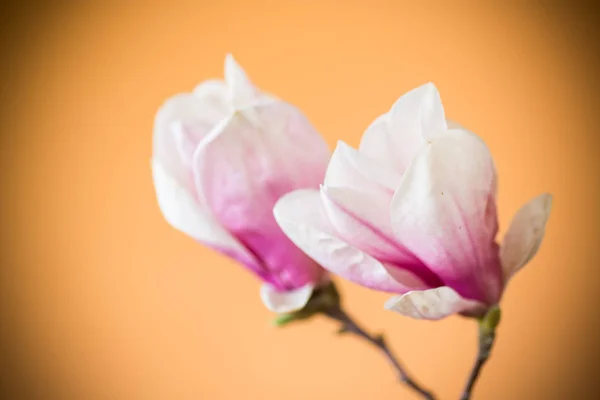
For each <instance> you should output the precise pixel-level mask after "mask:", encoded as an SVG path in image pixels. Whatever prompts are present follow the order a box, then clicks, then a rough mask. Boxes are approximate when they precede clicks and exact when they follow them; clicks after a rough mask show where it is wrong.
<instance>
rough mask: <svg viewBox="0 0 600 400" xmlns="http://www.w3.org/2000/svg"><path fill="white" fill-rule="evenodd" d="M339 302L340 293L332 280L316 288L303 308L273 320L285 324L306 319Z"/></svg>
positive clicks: (280, 324) (274, 322)
mask: <svg viewBox="0 0 600 400" xmlns="http://www.w3.org/2000/svg"><path fill="white" fill-rule="evenodd" d="M339 304H340V295H339V293H338V291H337V289H336V287H335V285H334V284H333V282H330V283H328V284H327V285H325V286H322V287H319V288H317V289H315V291H314V292H313V294H312V295H311V297H310V299H309V300H308V302H307V303H306V305H305V306H304V308H303V309H301V310H298V311H294V312H291V313H288V314H281V315H278V316H277V317H276V318H275V319H274V320H273V325H275V326H285V325H287V324H289V323H290V322H294V321H300V320H305V319H308V318H310V317H312V316H314V315H316V314H320V313H322V312H324V311H325V310H328V309H330V308H332V307H335V306H337V305H339Z"/></svg>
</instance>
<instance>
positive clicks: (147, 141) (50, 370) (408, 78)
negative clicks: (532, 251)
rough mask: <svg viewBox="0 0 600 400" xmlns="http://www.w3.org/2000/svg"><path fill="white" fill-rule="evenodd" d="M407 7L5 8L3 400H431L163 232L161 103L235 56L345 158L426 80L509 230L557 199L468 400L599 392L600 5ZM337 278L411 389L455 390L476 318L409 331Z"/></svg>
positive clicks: (327, 326)
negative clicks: (495, 186) (482, 169)
mask: <svg viewBox="0 0 600 400" xmlns="http://www.w3.org/2000/svg"><path fill="white" fill-rule="evenodd" d="M415 3H417V2H408V1H407V2H402V1H374V0H373V1H361V2H358V1H347V2H341V1H339V2H332V1H325V0H320V1H318V2H317V1H314V2H313V1H286V2H282V1H271V2H267V1H248V2H246V1H212V2H211V1H196V2H187V3H185V2H181V3H177V2H162V3H159V2H142V1H139V2H116V1H86V2H83V1H82V2H60V3H59V2H55V3H53V2H50V1H48V2H38V3H36V2H29V4H27V2H23V3H22V4H21V5H19V6H11V5H8V4H5V3H3V5H2V9H1V12H0V15H2V16H1V18H0V20H1V46H2V47H1V51H2V60H1V61H2V62H1V65H0V84H1V86H0V90H1V91H0V96H1V103H0V104H1V108H0V129H1V132H2V136H1V142H0V143H1V145H0V152H1V153H0V177H1V219H0V229H1V231H0V232H1V238H2V245H1V246H2V247H1V253H0V254H1V262H2V268H1V276H0V278H1V287H0V289H1V290H0V295H1V297H0V298H1V304H2V309H1V311H2V313H1V318H2V320H1V322H2V325H1V332H2V355H1V358H0V359H1V368H2V392H3V393H2V398H3V399H4V398H6V399H7V400H13V399H24V400H29V399H35V400H37V399H50V400H54V399H56V400H63V399H64V400H67V399H85V400H87V399H89V400H94V399H111V400H112V399H114V400H121V399H123V400H124V399H128V400H129V399H148V400H153V399H159V400H162V399H182V400H187V399H215V400H218V399H246V398H248V399H265V400H268V399H290V400H295V399H309V398H310V399H347V400H350V399H417V397H416V396H415V395H414V394H412V393H411V392H409V391H408V390H406V389H405V388H404V387H402V386H400V385H399V384H397V383H396V382H395V380H394V376H393V373H392V370H391V369H390V368H389V366H388V365H387V364H386V362H385V360H384V359H383V358H382V357H381V356H380V354H378V353H377V352H376V351H375V350H373V349H372V348H370V347H368V345H366V344H365V343H362V342H360V341H358V340H356V339H355V338H353V337H350V336H348V337H338V336H336V335H335V334H334V332H335V330H336V328H337V327H336V326H335V325H334V324H332V323H331V322H330V321H326V320H324V319H321V318H317V319H314V320H312V321H310V322H307V323H303V324H297V325H292V326H289V327H286V328H285V329H276V328H274V327H272V326H271V325H270V319H271V318H272V317H273V316H272V315H271V314H270V313H269V312H268V311H267V310H266V309H265V308H264V306H263V305H262V304H261V302H260V300H259V297H258V289H259V283H258V282H257V281H256V280H255V279H254V277H253V276H251V275H250V274H249V273H247V272H245V271H244V270H242V269H241V268H239V266H237V265H236V264H235V263H234V262H233V261H231V260H228V259H226V258H224V257H222V256H219V255H217V254H216V253H214V252H212V251H211V250H209V249H206V248H203V247H201V246H199V245H198V244H196V243H195V242H194V241H193V240H192V239H190V238H188V237H186V236H185V235H183V234H182V233H179V232H177V231H175V230H174V229H172V228H171V227H170V226H169V225H168V224H167V223H166V222H165V221H164V220H163V218H162V216H161V214H160V212H159V209H158V206H157V204H156V199H155V193H154V189H153V186H152V179H151V173H150V157H151V139H152V126H153V120H154V115H155V112H156V111H157V109H158V107H159V106H160V105H161V103H162V102H163V101H164V100H165V99H166V98H167V97H169V96H171V95H173V94H175V93H178V92H184V91H189V90H191V89H192V88H193V87H194V86H195V85H196V84H198V83H199V82H200V81H202V80H204V79H208V78H220V77H222V69H223V60H224V57H225V54H226V53H227V52H231V53H233V55H234V56H235V57H236V58H237V60H238V61H239V62H240V64H241V65H242V66H243V67H244V68H245V69H246V71H247V73H248V74H249V76H250V77H251V79H252V80H253V81H254V82H255V83H256V84H257V85H258V86H259V87H261V88H262V89H264V90H266V91H269V92H272V93H275V94H277V95H278V96H280V97H281V98H283V99H285V100H287V101H289V102H291V103H294V104H295V105H297V106H299V107H300V108H301V109H302V110H304V112H305V113H306V115H307V116H308V117H309V119H310V120H311V121H312V122H313V124H314V125H315V126H316V127H317V128H318V130H319V131H320V132H321V133H322V134H323V135H324V136H325V137H326V139H327V141H328V143H329V144H330V146H331V148H333V146H334V145H335V143H336V140H338V139H343V140H345V141H347V142H348V143H350V144H351V145H357V144H358V142H359V139H360V136H361V134H362V132H363V130H364V129H365V128H366V127H367V126H368V124H369V123H370V122H371V121H372V120H373V119H374V118H375V117H376V116H378V115H379V114H382V113H383V112H386V111H387V110H388V109H389V107H390V106H391V104H392V103H393V102H394V100H395V99H396V98H397V97H399V96H400V95H401V94H402V93H404V92H406V91H408V90H410V89H412V88H414V87H416V86H418V85H420V84H422V83H425V82H428V81H433V82H434V83H435V84H436V85H437V87H438V88H439V90H440V92H441V94H442V99H443V101H444V105H445V108H446V112H447V115H448V116H449V117H451V118H453V119H455V120H457V121H460V122H461V123H462V124H463V125H465V126H467V127H468V128H470V129H472V130H474V131H475V132H477V133H478V134H479V135H480V136H482V137H483V138H484V140H485V141H486V142H487V144H488V145H489V147H490V148H491V151H492V153H493V155H494V157H495V160H496V163H497V167H498V171H499V178H500V181H499V182H500V183H499V185H500V186H499V188H500V190H499V209H500V223H501V233H502V232H504V230H505V229H506V227H507V224H508V222H509V221H510V219H511V217H512V215H513V214H514V213H515V211H516V210H517V209H518V208H519V207H520V206H521V205H522V204H523V203H525V202H526V201H528V200H529V199H530V198H532V197H534V196H536V195H537V194H539V193H542V192H545V191H548V192H551V193H553V194H554V196H555V198H554V209H553V211H552V216H551V218H550V222H549V224H548V229H547V234H546V238H545V241H544V243H543V245H542V248H541V250H540V252H539V253H538V256H537V257H536V258H535V259H534V260H533V262H531V263H530V264H529V265H528V266H527V268H525V269H524V270H523V271H522V272H521V273H519V274H518V276H517V277H516V278H515V279H514V280H513V281H512V282H511V284H510V286H509V288H508V290H507V292H506V294H505V298H504V301H503V303H502V307H503V311H504V314H503V321H502V324H501V327H500V329H499V333H498V340H497V345H496V347H495V349H494V353H493V356H492V359H491V361H490V362H489V364H488V365H487V367H486V368H485V370H484V373H483V376H482V377H481V379H480V381H479V383H478V385H477V387H476V391H475V396H474V398H475V399H491V400H493V399H511V400H513V399H514V400H519V399H523V400H537V399H581V398H592V397H594V395H593V393H594V391H595V390H596V388H597V382H595V380H597V374H596V372H594V371H597V368H598V367H600V365H599V362H598V358H597V356H596V355H597V348H598V346H597V344H598V333H599V323H598V312H597V310H596V304H597V297H598V296H597V294H596V290H597V287H598V282H599V278H600V265H599V261H600V260H599V256H598V254H599V253H598V250H597V243H598V239H599V236H600V235H599V233H600V225H599V222H600V219H599V216H600V215H599V214H600V211H599V208H598V204H600V202H599V197H600V193H599V181H598V161H597V159H596V158H595V157H597V154H598V149H599V148H598V144H599V139H598V107H599V106H600V99H599V94H598V93H599V91H598V89H599V87H598V86H599V82H600V79H598V75H597V74H598V63H599V61H600V52H599V51H598V50H599V49H598V46H597V44H596V42H595V41H594V40H595V39H594V38H595V34H596V33H597V28H596V27H595V26H596V24H597V21H598V18H597V17H598V13H597V10H596V9H594V8H592V7H591V6H587V7H586V6H583V5H579V6H578V5H576V4H574V3H567V2H564V4H563V5H561V3H559V2H546V5H545V6H542V5H537V4H536V3H535V2H515V3H511V2H509V1H505V0H502V1H498V2H494V1H489V2H475V1H472V2H467V1H464V2H451V1H440V2H437V3H434V2H426V4H425V2H423V4H422V5H415ZM419 3H420V2H419ZM420 4H421V3H420ZM567 4H570V5H567ZM582 4H583V3H582ZM340 285H341V289H342V290H343V294H344V297H345V303H346V305H347V307H348V309H349V310H350V311H351V312H352V313H353V314H354V315H355V316H356V318H357V319H358V320H360V321H362V322H363V323H364V325H365V326H366V327H368V328H369V329H371V330H384V331H385V332H386V333H387V336H388V339H389V342H390V344H391V345H392V346H393V348H394V349H395V350H396V351H397V352H398V354H399V355H400V357H401V358H402V360H403V361H404V363H405V364H406V365H407V366H408V367H409V369H410V370H411V371H412V372H413V373H414V375H415V376H417V377H418V378H419V380H420V381H422V382H424V383H426V384H427V385H428V386H429V387H432V388H434V389H435V391H436V393H437V394H438V395H439V396H440V399H457V398H458V397H459V393H460V391H461V389H462V387H463V385H464V382H465V380H466V377H467V374H468V371H469V370H470V367H471V365H472V362H473V359H474V357H475V350H476V326H475V324H474V323H473V322H472V321H469V320H466V319H462V318H459V317H452V318H449V319H447V320H444V321H442V322H438V323H430V322H419V321H412V320H409V319H406V318H402V317H400V316H398V315H396V314H393V313H391V312H388V311H385V310H383V307H382V305H383V302H384V301H385V300H386V299H387V297H388V296H387V295H385V294H382V293H376V292H372V291H369V290H367V289H364V288H361V287H358V286H356V285H354V284H351V283H348V282H340Z"/></svg>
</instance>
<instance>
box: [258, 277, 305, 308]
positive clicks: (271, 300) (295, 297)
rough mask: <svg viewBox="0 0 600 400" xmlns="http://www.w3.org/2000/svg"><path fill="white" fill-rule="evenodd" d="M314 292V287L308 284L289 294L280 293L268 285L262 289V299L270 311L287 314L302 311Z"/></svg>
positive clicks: (262, 286) (288, 292)
mask: <svg viewBox="0 0 600 400" xmlns="http://www.w3.org/2000/svg"><path fill="white" fill-rule="evenodd" d="M312 292H313V285H312V284H306V285H304V286H303V287H301V288H299V289H295V290H290V291H287V292H278V291H277V290H276V289H275V288H274V287H273V286H271V285H269V284H268V283H263V284H262V285H261V287H260V298H261V300H262V302H263V304H264V305H265V306H266V307H267V309H269V310H270V311H273V312H276V313H278V314H285V313H289V312H292V311H297V310H300V309H302V308H303V307H304V306H305V305H306V303H307V302H308V300H309V299H310V296H311V295H312Z"/></svg>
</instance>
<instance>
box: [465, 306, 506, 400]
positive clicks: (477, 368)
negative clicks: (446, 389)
mask: <svg viewBox="0 0 600 400" xmlns="http://www.w3.org/2000/svg"><path fill="white" fill-rule="evenodd" d="M499 322H500V309H499V308H492V309H491V310H490V311H489V312H488V314H487V315H486V316H485V317H484V318H482V319H481V320H480V321H479V349H478V351H477V358H476V359H475V364H474V365H473V368H472V369H471V373H470V374H469V380H468V381H467V385H466V386H465V389H464V391H463V394H462V396H461V398H460V400H470V399H471V393H472V392H473V387H474V386H475V383H476V382H477V379H478V378H479V375H480V374H481V370H482V369H483V366H484V365H485V363H486V362H487V360H488V359H489V358H490V354H491V352H492V347H493V346H494V341H495V339H496V326H498V323H499Z"/></svg>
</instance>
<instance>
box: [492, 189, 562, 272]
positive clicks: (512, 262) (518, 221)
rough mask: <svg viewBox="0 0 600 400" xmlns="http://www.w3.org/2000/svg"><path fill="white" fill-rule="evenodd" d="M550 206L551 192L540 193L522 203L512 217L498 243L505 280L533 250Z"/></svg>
mask: <svg viewBox="0 0 600 400" xmlns="http://www.w3.org/2000/svg"><path fill="white" fill-rule="evenodd" d="M551 208H552V195H550V194H548V193H545V194H542V195H540V196H538V197H536V198H534V199H533V200H531V201H530V202H529V203H527V204H525V205H524V206H523V207H522V208H521V209H520V210H519V211H518V212H517V214H516V215H515V217H514V218H513V220H512V222H511V224H510V228H509V229H508V231H507V232H506V234H505V235H504V240H503V241H502V246H501V247H500V260H501V261H502V268H503V270H504V279H505V280H508V279H510V277H512V276H513V275H514V274H515V273H516V272H517V271H518V270H520V269H521V268H522V267H523V266H524V265H525V264H527V263H528V262H529V261H530V260H531V259H532V258H533V257H534V256H535V254H536V253H537V251H538V249H539V247H540V245H541V244H542V240H543V239H544V233H545V232H546V222H547V221H548V217H549V216H550V209H551Z"/></svg>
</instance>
